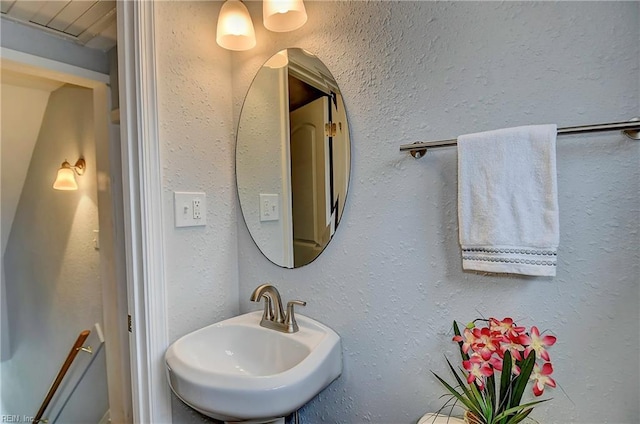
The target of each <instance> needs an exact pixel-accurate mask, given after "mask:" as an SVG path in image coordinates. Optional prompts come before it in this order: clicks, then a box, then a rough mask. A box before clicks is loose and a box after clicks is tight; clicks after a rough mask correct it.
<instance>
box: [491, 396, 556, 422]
mask: <svg viewBox="0 0 640 424" xmlns="http://www.w3.org/2000/svg"><path fill="white" fill-rule="evenodd" d="M547 401H549V399H542V400H534V401H533V402H527V403H523V404H522V405H518V406H514V407H513V408H509V409H507V410H506V411H503V412H502V413H501V414H498V415H497V416H496V420H501V419H503V418H505V417H508V416H509V415H513V414H519V413H521V412H522V411H524V410H525V409H527V408H529V407H531V406H535V405H538V404H540V403H542V402H547ZM510 422H511V420H509V421H507V423H510Z"/></svg>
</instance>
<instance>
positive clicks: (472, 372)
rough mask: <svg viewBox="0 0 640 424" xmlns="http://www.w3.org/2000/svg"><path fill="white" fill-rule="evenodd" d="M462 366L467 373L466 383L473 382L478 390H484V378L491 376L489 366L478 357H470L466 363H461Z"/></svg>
mask: <svg viewBox="0 0 640 424" xmlns="http://www.w3.org/2000/svg"><path fill="white" fill-rule="evenodd" d="M462 366H463V367H464V369H466V370H467V371H469V375H468V376H467V383H469V384H471V383H473V382H474V381H475V382H476V384H477V385H478V388H479V389H480V390H482V389H483V388H484V378H485V377H489V376H491V375H493V369H492V368H491V366H489V364H488V363H487V362H486V361H484V360H483V359H482V357H481V356H478V355H473V356H471V358H469V360H468V361H462Z"/></svg>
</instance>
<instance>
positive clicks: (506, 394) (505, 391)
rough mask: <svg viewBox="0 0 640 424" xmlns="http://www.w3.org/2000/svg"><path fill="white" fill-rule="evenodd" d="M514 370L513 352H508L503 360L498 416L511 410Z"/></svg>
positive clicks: (500, 423) (502, 422)
mask: <svg viewBox="0 0 640 424" xmlns="http://www.w3.org/2000/svg"><path fill="white" fill-rule="evenodd" d="M512 368H513V361H512V359H511V352H509V351H508V350H507V351H506V352H505V353H504V357H503V359H502V371H501V375H500V397H499V399H500V401H499V403H498V406H497V408H496V414H499V413H501V412H502V411H504V410H505V409H507V408H509V407H510V406H511V405H509V400H510V397H511V396H510V394H511V389H512V387H511V383H512V376H511V370H512ZM498 424H506V419H505V420H503V421H500V422H499V423H498Z"/></svg>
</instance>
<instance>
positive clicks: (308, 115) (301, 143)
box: [290, 97, 330, 266]
mask: <svg viewBox="0 0 640 424" xmlns="http://www.w3.org/2000/svg"><path fill="white" fill-rule="evenodd" d="M328 108H329V102H328V98H327V97H321V98H319V99H316V100H314V101H312V102H311V103H308V104H306V105H304V106H302V107H300V108H298V109H296V110H294V111H293V112H291V114H290V123H291V203H292V209H293V258H294V265H295V266H301V265H302V264H306V263H309V262H311V261H312V260H313V259H315V257H316V256H318V255H319V254H320V252H322V249H324V247H325V245H326V244H327V242H328V241H329V236H330V232H329V227H328V226H327V222H328V221H329V216H327V209H326V204H327V202H326V200H325V199H326V198H327V194H329V185H328V184H327V179H328V177H329V173H328V172H327V168H328V143H327V141H328V140H326V137H325V132H324V125H325V123H326V122H328Z"/></svg>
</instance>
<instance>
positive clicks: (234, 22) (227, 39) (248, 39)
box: [216, 0, 256, 51]
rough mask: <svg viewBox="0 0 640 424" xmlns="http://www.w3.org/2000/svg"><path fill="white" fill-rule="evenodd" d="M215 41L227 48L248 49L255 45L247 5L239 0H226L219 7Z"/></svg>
mask: <svg viewBox="0 0 640 424" xmlns="http://www.w3.org/2000/svg"><path fill="white" fill-rule="evenodd" d="M216 42H217V43H218V45H219V46H220V47H223V48H225V49H227V50H236V51H241V50H249V49H251V48H253V47H255V45H256V33H255V31H254V29H253V22H251V16H250V15H249V11H248V10H247V7H246V6H245V5H244V4H242V2H241V1H240V0H227V1H226V2H225V3H224V4H223V5H222V8H221V9H220V15H219V16H218V28H217V34H216Z"/></svg>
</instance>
